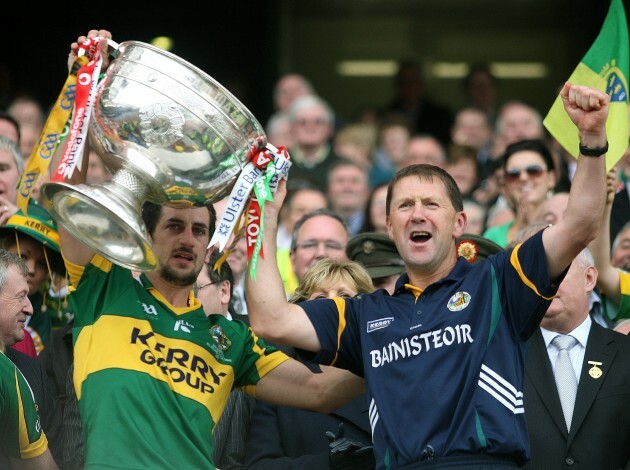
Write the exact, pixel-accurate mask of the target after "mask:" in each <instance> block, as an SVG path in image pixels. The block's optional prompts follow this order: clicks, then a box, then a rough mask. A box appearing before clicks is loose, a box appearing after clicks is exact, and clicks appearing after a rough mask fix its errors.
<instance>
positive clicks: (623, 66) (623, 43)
mask: <svg viewBox="0 0 630 470" xmlns="http://www.w3.org/2000/svg"><path fill="white" fill-rule="evenodd" d="M628 64H629V59H628V23H627V21H626V14H625V11H624V8H623V3H622V0H612V2H611V4H610V8H609V9H608V14H607V15H606V19H605V20H604V24H603V26H602V29H601V31H600V33H599V35H598V36H597V38H596V39H595V42H594V43H593V45H592V46H591V48H590V49H589V51H588V52H587V53H586V55H585V56H584V58H582V61H581V62H580V63H579V64H578V66H577V67H576V69H575V70H574V71H573V73H572V74H571V76H570V77H569V80H568V81H569V82H570V83H571V84H574V85H586V86H590V87H593V88H598V89H599V90H602V91H605V92H606V93H607V94H608V95H609V96H610V110H609V113H608V120H607V121H606V132H607V134H608V143H609V150H608V154H607V155H606V168H607V169H608V170H610V169H611V168H612V167H613V166H614V165H615V163H617V162H618V161H619V159H620V158H621V157H622V156H623V154H624V152H625V151H626V149H627V148H628ZM543 123H544V125H545V127H546V128H547V130H548V131H549V132H550V133H551V135H552V136H553V137H554V138H555V139H556V140H557V141H558V142H559V143H560V144H561V145H562V146H563V147H564V148H565V149H566V151H567V152H569V153H570V154H571V155H573V156H574V157H575V158H577V157H578V154H579V138H578V131H577V128H576V127H575V125H574V124H573V122H572V121H571V119H570V118H569V116H568V115H567V113H566V111H565V110H564V106H563V104H562V99H561V98H560V96H558V97H557V98H556V100H555V101H554V103H553V105H552V107H551V109H550V110H549V113H548V114H547V116H546V117H545V119H544V121H543Z"/></svg>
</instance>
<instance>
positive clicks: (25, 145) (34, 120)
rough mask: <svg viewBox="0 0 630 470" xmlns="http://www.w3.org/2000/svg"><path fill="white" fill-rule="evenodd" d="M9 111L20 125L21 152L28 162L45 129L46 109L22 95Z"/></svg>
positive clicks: (30, 97)
mask: <svg viewBox="0 0 630 470" xmlns="http://www.w3.org/2000/svg"><path fill="white" fill-rule="evenodd" d="M7 111H8V112H9V114H10V115H11V116H13V117H14V118H15V120H16V121H17V122H19V123H20V135H21V137H20V151H21V152H22V155H23V156H24V158H25V159H27V160H28V158H29V157H30V156H31V152H32V151H33V149H34V148H35V145H37V141H38V140H39V135H40V134H41V132H42V129H43V128H44V123H45V121H46V113H45V112H44V108H43V107H42V105H41V104H40V102H39V101H38V100H37V99H36V98H34V97H33V96H30V95H21V96H18V97H16V98H15V99H14V100H13V101H12V102H11V103H10V104H9V107H8V108H7Z"/></svg>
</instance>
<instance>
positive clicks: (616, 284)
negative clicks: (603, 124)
mask: <svg viewBox="0 0 630 470" xmlns="http://www.w3.org/2000/svg"><path fill="white" fill-rule="evenodd" d="M607 183H608V187H607V198H606V207H605V209H604V217H603V220H602V224H601V226H600V230H599V233H598V236H597V238H595V240H593V241H592V242H591V244H590V245H589V247H590V249H591V251H592V253H593V258H594V259H595V267H596V268H597V271H598V276H597V287H598V288H599V290H600V292H601V294H602V297H603V298H604V300H605V302H604V307H605V316H606V319H607V320H609V321H611V322H615V321H618V320H620V319H622V318H630V222H628V223H626V225H625V226H624V227H623V228H622V229H621V231H620V232H619V233H618V234H617V236H616V237H615V241H614V242H613V245H612V255H611V249H610V239H609V236H610V229H609V227H610V213H611V208H612V205H613V201H614V198H615V189H616V177H615V171H614V169H613V170H611V171H609V172H608V180H607Z"/></svg>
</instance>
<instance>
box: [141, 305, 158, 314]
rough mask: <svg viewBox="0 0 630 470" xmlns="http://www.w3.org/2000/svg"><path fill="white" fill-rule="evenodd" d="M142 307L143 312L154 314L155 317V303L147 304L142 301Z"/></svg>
mask: <svg viewBox="0 0 630 470" xmlns="http://www.w3.org/2000/svg"><path fill="white" fill-rule="evenodd" d="M142 309H143V310H144V313H146V314H147V315H154V316H156V317H157V314H158V313H157V309H156V308H155V305H147V304H145V303H144V302H142Z"/></svg>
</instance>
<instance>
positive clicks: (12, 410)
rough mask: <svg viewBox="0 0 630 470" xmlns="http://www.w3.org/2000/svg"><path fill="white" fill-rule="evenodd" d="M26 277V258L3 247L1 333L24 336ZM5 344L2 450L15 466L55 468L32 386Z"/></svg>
mask: <svg viewBox="0 0 630 470" xmlns="http://www.w3.org/2000/svg"><path fill="white" fill-rule="evenodd" d="M27 278H28V267H27V266H26V262H25V261H24V260H22V259H21V258H18V257H17V256H15V255H13V254H11V253H9V252H8V251H6V250H2V249H0V320H1V321H0V327H1V328H2V335H1V336H6V337H11V338H16V340H20V339H22V338H23V337H24V324H25V321H26V318H27V316H30V315H32V314H33V307H32V306H31V302H30V301H29V299H28V284H27V282H26V279H27ZM4 347H5V345H4V343H3V342H2V340H1V339H0V453H1V454H3V455H5V456H8V457H9V458H10V459H11V463H12V466H13V468H14V469H56V468H57V465H55V461H54V460H53V458H52V455H51V453H50V450H48V441H47V439H46V435H45V434H44V432H43V431H42V427H41V424H40V419H39V414H38V411H37V404H36V403H35V401H34V397H33V393H32V391H31V388H30V387H29V385H28V383H27V382H26V379H24V376H23V375H22V374H21V373H20V371H19V370H18V368H17V367H16V366H15V364H13V363H12V362H11V360H9V358H7V356H5V354H4V352H3V351H4Z"/></svg>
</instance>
